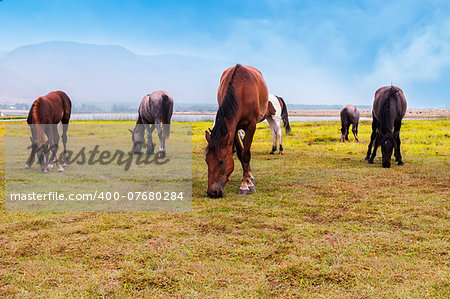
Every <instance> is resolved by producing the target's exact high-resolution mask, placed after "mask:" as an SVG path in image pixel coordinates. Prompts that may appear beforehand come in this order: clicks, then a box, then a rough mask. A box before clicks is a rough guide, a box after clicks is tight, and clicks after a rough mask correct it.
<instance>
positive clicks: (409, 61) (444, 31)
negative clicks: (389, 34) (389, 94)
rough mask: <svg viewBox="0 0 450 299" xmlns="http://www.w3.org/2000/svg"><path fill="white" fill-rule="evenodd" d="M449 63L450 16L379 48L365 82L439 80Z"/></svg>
mask: <svg viewBox="0 0 450 299" xmlns="http://www.w3.org/2000/svg"><path fill="white" fill-rule="evenodd" d="M449 67H450V18H447V19H446V20H444V21H442V22H437V23H435V24H433V25H428V26H426V27H424V28H422V29H421V30H420V31H418V32H415V33H414V34H411V35H410V36H409V38H406V39H405V40H403V41H400V42H399V43H396V44H394V45H391V47H390V48H384V49H382V50H380V51H379V54H378V57H377V60H376V62H375V68H374V71H373V72H372V73H371V74H369V75H368V76H367V77H366V78H365V79H364V82H365V84H368V85H374V84H375V85H376V84H378V85H380V84H389V83H390V82H394V84H400V83H402V84H412V83H416V82H420V81H436V80H439V78H440V76H441V74H442V73H443V72H444V71H445V70H446V69H447V68H449Z"/></svg>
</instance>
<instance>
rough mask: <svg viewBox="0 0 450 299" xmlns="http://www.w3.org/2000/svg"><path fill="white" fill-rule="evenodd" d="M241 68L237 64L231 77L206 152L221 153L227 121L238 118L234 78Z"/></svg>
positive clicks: (226, 130)
mask: <svg viewBox="0 0 450 299" xmlns="http://www.w3.org/2000/svg"><path fill="white" fill-rule="evenodd" d="M240 66H241V65H240V64H236V66H235V67H234V71H233V74H232V75H231V79H230V82H229V83H228V87H227V92H226V93H225V96H224V97H223V101H222V105H220V107H219V110H218V111H217V114H216V121H215V124H214V127H213V129H212V131H211V139H210V141H209V144H208V146H207V147H206V150H209V149H214V150H215V151H216V152H217V151H219V149H220V145H221V140H220V139H221V138H222V136H225V135H226V134H227V133H228V127H227V123H226V121H225V120H228V121H231V120H233V119H234V117H235V116H236V111H237V108H238V105H237V101H236V94H235V91H234V87H233V84H232V83H233V79H234V76H235V75H236V71H237V69H238V68H239V67H240Z"/></svg>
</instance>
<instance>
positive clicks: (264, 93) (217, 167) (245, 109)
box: [205, 64, 269, 198]
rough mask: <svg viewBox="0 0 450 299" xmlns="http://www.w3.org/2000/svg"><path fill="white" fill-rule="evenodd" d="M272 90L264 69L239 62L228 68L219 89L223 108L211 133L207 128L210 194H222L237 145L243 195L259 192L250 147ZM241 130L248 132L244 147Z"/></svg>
mask: <svg viewBox="0 0 450 299" xmlns="http://www.w3.org/2000/svg"><path fill="white" fill-rule="evenodd" d="M268 97H269V93H268V90H267V85H266V82H265V81H264V78H263V76H262V74H261V72H260V71H258V70H257V69H255V68H253V67H250V66H242V65H240V64H237V65H236V66H234V67H231V68H229V69H227V70H226V71H225V72H224V73H223V74H222V77H221V79H220V85H219V90H218V92H217V102H218V104H219V110H218V111H217V114H216V120H215V124H214V127H213V129H212V130H211V133H210V132H208V131H206V132H205V137H206V140H207V141H208V146H207V147H206V163H207V164H208V189H207V191H206V193H207V194H208V196H209V197H215V198H217V197H222V196H223V188H224V186H225V184H226V183H227V182H228V178H229V176H230V175H231V173H232V172H233V170H234V160H233V154H232V153H233V145H234V146H235V148H236V153H237V156H238V158H239V160H240V161H241V164H242V169H243V176H242V184H241V187H240V188H239V194H245V195H248V194H249V193H250V192H253V191H255V185H254V184H253V183H254V178H253V176H252V173H251V168H250V157H251V154H250V148H251V145H252V141H253V135H254V133H255V130H256V124H257V123H258V122H259V121H260V120H262V119H263V118H264V117H265V115H266V110H267V105H268V104H267V103H268ZM238 130H243V131H244V132H245V138H244V142H243V146H242V145H241V143H240V140H239V134H236V133H237V131H238Z"/></svg>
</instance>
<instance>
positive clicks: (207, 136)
mask: <svg viewBox="0 0 450 299" xmlns="http://www.w3.org/2000/svg"><path fill="white" fill-rule="evenodd" d="M205 138H206V141H208V143H209V141H210V140H211V134H210V133H209V132H208V131H207V130H205Z"/></svg>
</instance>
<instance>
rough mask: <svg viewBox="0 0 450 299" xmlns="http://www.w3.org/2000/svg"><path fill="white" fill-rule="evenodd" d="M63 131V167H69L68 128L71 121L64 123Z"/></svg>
mask: <svg viewBox="0 0 450 299" xmlns="http://www.w3.org/2000/svg"><path fill="white" fill-rule="evenodd" d="M62 126H63V132H62V135H61V139H62V143H63V147H64V152H63V159H64V160H63V161H62V163H63V165H62V166H63V167H69V164H67V129H69V123H63V124H62Z"/></svg>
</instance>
